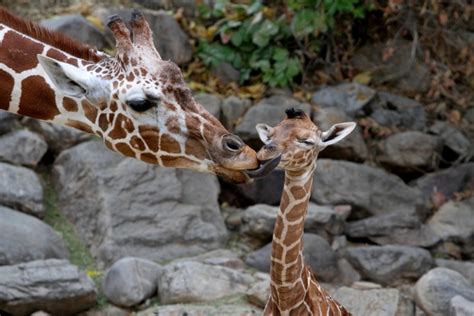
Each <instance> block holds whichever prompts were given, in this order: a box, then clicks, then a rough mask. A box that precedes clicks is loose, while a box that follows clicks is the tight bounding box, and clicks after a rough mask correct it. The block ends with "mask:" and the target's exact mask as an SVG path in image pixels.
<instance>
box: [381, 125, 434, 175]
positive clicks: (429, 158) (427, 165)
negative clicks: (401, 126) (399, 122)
mask: <svg viewBox="0 0 474 316" xmlns="http://www.w3.org/2000/svg"><path fill="white" fill-rule="evenodd" d="M442 145H443V142H442V140H441V139H440V138H439V137H436V136H433V135H429V134H425V133H422V132H418V131H407V132H401V133H398V134H394V135H392V136H389V137H388V138H386V139H385V140H383V141H382V142H381V143H380V154H379V155H378V156H377V158H378V160H379V162H380V163H381V164H382V165H384V166H386V167H388V168H390V169H392V170H395V171H399V172H406V171H419V170H433V169H435V168H436V167H437V166H438V162H439V157H440V154H441V149H442Z"/></svg>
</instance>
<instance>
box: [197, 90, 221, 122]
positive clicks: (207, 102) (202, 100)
mask: <svg viewBox="0 0 474 316" xmlns="http://www.w3.org/2000/svg"><path fill="white" fill-rule="evenodd" d="M194 100H196V102H198V103H199V104H201V105H202V106H203V107H204V108H205V109H206V110H207V111H208V112H209V113H211V114H212V115H213V116H214V117H215V118H217V119H218V120H219V119H220V118H221V103H222V102H221V100H219V98H218V97H216V96H215V95H212V94H209V93H198V94H196V95H195V96H194Z"/></svg>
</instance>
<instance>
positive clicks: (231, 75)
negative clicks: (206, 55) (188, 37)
mask: <svg viewBox="0 0 474 316" xmlns="http://www.w3.org/2000/svg"><path fill="white" fill-rule="evenodd" d="M211 73H212V74H213V75H214V76H216V77H217V78H218V79H219V80H220V81H221V82H222V83H224V84H228V83H231V82H239V79H240V71H239V70H237V69H235V68H234V67H233V66H232V65H231V64H229V63H227V62H222V63H220V64H219V65H215V66H211Z"/></svg>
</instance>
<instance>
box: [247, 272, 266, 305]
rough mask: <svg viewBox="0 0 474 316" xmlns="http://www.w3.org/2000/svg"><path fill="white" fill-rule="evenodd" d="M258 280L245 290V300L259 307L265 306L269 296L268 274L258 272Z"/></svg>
mask: <svg viewBox="0 0 474 316" xmlns="http://www.w3.org/2000/svg"><path fill="white" fill-rule="evenodd" d="M257 275H258V276H259V280H258V281H256V282H255V284H253V285H252V286H251V287H250V289H249V290H248V291H247V300H248V301H249V302H250V303H251V304H253V305H255V306H258V307H260V308H265V305H266V304H267V301H268V298H269V297H270V275H269V274H266V273H258V274H257Z"/></svg>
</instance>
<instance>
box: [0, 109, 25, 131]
mask: <svg viewBox="0 0 474 316" xmlns="http://www.w3.org/2000/svg"><path fill="white" fill-rule="evenodd" d="M19 120H20V116H18V115H16V114H13V113H9V112H5V111H3V110H0V135H2V134H6V133H9V132H11V131H13V130H15V129H19V128H20V127H21V125H20V121H19Z"/></svg>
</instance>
